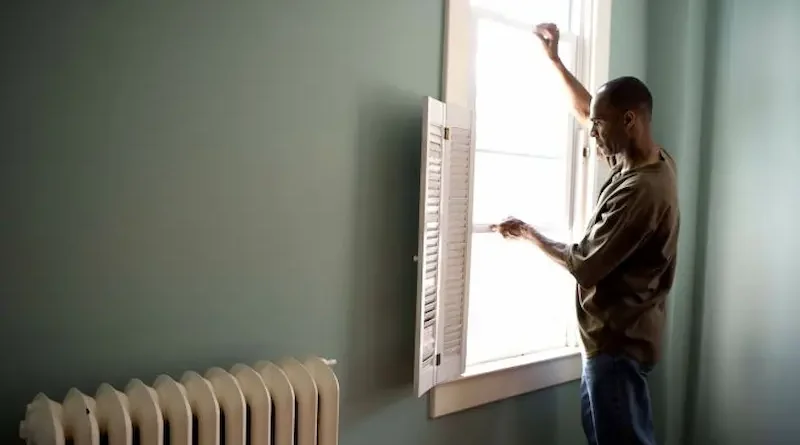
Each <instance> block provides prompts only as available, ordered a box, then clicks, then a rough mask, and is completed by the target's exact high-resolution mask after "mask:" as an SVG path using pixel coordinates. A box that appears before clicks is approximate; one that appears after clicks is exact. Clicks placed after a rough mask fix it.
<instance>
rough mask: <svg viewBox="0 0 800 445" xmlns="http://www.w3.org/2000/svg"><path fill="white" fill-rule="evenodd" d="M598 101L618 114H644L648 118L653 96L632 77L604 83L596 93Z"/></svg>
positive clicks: (651, 110)
mask: <svg viewBox="0 0 800 445" xmlns="http://www.w3.org/2000/svg"><path fill="white" fill-rule="evenodd" d="M597 99H598V101H600V100H602V101H606V102H607V104H608V105H610V106H611V107H613V108H615V109H616V110H617V111H618V112H621V113H625V112H626V111H634V112H637V113H641V112H644V113H646V115H647V117H648V118H649V117H650V116H651V115H652V114H653V95H652V94H650V89H649V88H647V85H645V84H644V82H642V81H641V80H639V79H637V78H635V77H633V76H625V77H618V78H616V79H613V80H610V81H608V82H606V83H605V84H604V85H603V86H601V87H600V89H599V90H598V91H597Z"/></svg>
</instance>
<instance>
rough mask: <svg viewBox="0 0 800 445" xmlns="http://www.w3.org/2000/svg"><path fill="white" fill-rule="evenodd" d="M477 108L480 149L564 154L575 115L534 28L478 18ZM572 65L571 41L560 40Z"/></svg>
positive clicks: (565, 60) (477, 134) (565, 57)
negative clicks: (571, 113) (534, 33)
mask: <svg viewBox="0 0 800 445" xmlns="http://www.w3.org/2000/svg"><path fill="white" fill-rule="evenodd" d="M477 33H478V44H477V47H478V48H477V54H476V67H475V70H476V74H475V75H476V79H475V82H476V84H475V110H476V145H477V148H478V149H486V150H492V151H503V152H514V153H536V154H545V155H562V154H563V153H565V151H566V150H567V149H568V147H567V144H568V141H569V139H568V138H569V132H570V131H571V126H570V122H571V117H570V115H569V108H568V105H569V104H568V101H567V96H566V94H565V92H564V91H563V88H562V87H561V85H560V84H559V83H558V79H557V78H556V76H555V74H554V70H553V68H552V67H551V66H549V63H550V62H549V61H547V60H546V58H545V57H544V55H543V54H542V53H541V49H540V44H539V42H537V41H536V40H535V39H536V37H535V36H534V35H533V34H532V33H531V31H530V30H524V29H517V28H514V27H510V26H507V25H503V24H501V23H498V22H495V21H492V20H488V19H482V20H479V21H478V30H477ZM559 48H560V52H561V53H562V54H561V57H562V59H563V60H564V63H566V64H567V66H571V64H572V59H574V56H573V52H574V51H573V48H572V45H571V44H570V43H568V42H562V43H561V44H560V45H559Z"/></svg>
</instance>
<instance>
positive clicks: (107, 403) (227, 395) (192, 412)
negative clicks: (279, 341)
mask: <svg viewBox="0 0 800 445" xmlns="http://www.w3.org/2000/svg"><path fill="white" fill-rule="evenodd" d="M334 364H335V361H333V360H326V359H321V358H317V357H313V358H309V359H307V360H305V361H303V362H302V363H301V362H300V361H298V360H296V359H294V358H286V359H283V360H280V361H278V362H276V363H274V364H273V363H271V362H266V361H262V362H259V363H256V365H255V366H253V367H250V366H246V365H241V364H239V365H236V366H234V367H233V368H231V369H230V371H225V370H224V369H221V368H211V369H209V370H208V371H206V373H205V375H200V374H198V373H196V372H192V371H190V372H187V373H185V374H184V375H183V378H181V380H180V382H178V381H175V380H173V379H172V378H171V377H169V376H166V375H162V376H159V377H158V378H157V379H156V381H155V382H154V383H153V386H152V387H151V386H147V385H146V384H144V383H143V382H142V381H141V380H132V381H130V382H129V383H128V385H127V386H126V387H125V391H118V390H116V389H114V388H113V387H112V386H111V385H109V384H106V383H104V384H102V385H100V387H99V388H98V389H97V393H96V394H95V396H94V397H93V398H92V397H89V396H87V395H84V394H83V393H81V392H80V391H79V390H77V389H75V388H73V389H71V390H70V391H69V392H68V393H67V396H66V397H65V398H64V402H63V403H61V404H59V403H56V402H54V401H52V400H50V399H48V398H47V396H45V395H44V394H39V395H37V396H36V397H35V398H34V399H33V401H32V402H31V403H30V404H29V405H28V408H27V411H26V413H25V420H24V421H22V423H21V424H20V437H21V438H22V439H23V440H25V441H26V442H27V444H28V445H65V444H72V445H100V444H103V445H193V444H197V445H337V444H338V442H339V382H338V380H337V378H336V375H335V374H334V372H333V370H332V369H331V367H332V366H333V365H334Z"/></svg>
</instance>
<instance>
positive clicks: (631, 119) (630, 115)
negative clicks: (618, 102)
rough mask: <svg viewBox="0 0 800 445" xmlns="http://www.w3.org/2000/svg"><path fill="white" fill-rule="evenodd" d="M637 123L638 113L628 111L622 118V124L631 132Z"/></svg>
mask: <svg viewBox="0 0 800 445" xmlns="http://www.w3.org/2000/svg"><path fill="white" fill-rule="evenodd" d="M635 122H636V113H634V112H633V111H630V110H629V111H626V112H625V114H624V115H623V116H622V123H623V124H624V125H625V128H626V129H628V130H630V129H631V128H633V124H634V123H635Z"/></svg>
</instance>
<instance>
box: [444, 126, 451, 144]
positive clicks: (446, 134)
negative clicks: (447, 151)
mask: <svg viewBox="0 0 800 445" xmlns="http://www.w3.org/2000/svg"><path fill="white" fill-rule="evenodd" d="M444 140H445V141H449V140H450V127H444Z"/></svg>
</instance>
